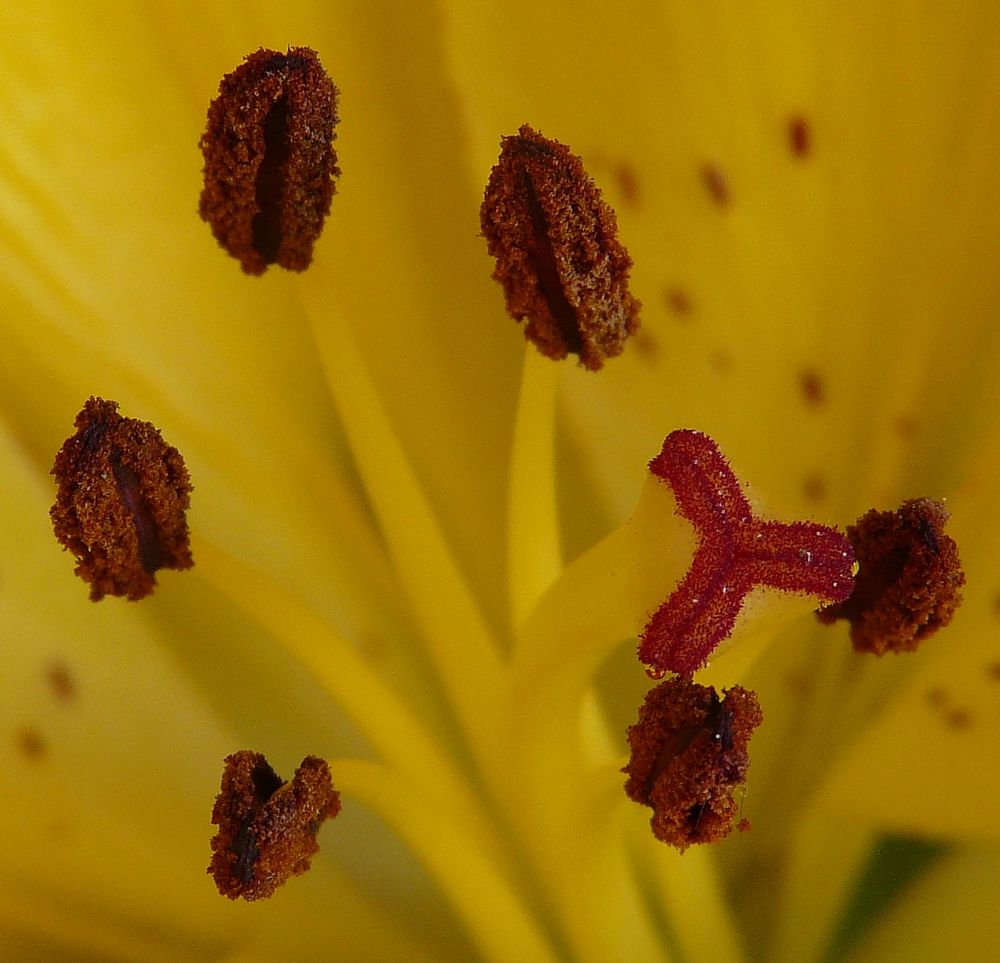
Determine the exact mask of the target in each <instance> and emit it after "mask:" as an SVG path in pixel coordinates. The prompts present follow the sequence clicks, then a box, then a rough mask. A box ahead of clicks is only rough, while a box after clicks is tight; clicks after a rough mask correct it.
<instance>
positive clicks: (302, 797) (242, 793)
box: [208, 750, 340, 901]
mask: <svg viewBox="0 0 1000 963" xmlns="http://www.w3.org/2000/svg"><path fill="white" fill-rule="evenodd" d="M339 812H340V794H339V793H338V792H337V790H336V789H334V788H333V783H332V782H331V779H330V767H329V766H328V765H327V764H326V762H325V761H324V760H323V759H319V758H317V757H316V756H306V757H305V759H303V760H302V764H301V765H300V766H299V768H298V769H296V770H295V775H294V777H293V778H292V779H291V781H290V782H282V780H281V777H280V776H278V775H277V774H276V773H275V771H274V770H273V769H272V768H271V766H270V765H269V764H268V762H267V760H266V759H265V758H264V756H263V755H261V753H259V752H251V751H249V750H241V751H239V752H234V753H233V754H232V755H230V756H226V759H225V768H224V769H223V772H222V788H221V790H220V792H219V795H218V797H217V798H216V800H215V805H214V806H213V807H212V823H213V824H214V825H215V826H218V827H219V828H218V831H217V832H216V834H215V836H214V837H213V839H212V862H211V864H210V865H209V867H208V872H209V873H210V874H211V876H212V878H213V879H214V880H215V885H216V886H217V887H218V889H219V892H220V893H221V894H222V895H223V896H228V897H229V899H238V898H241V899H245V900H247V901H250V900H256V899H267V898H268V897H269V896H272V895H273V894H274V892H275V890H277V889H278V887H279V886H282V885H284V883H286V882H287V881H288V880H289V879H291V877H293V876H300V875H302V873H304V872H306V870H308V869H309V862H310V859H311V858H312V857H313V856H314V855H315V854H316V853H317V852H319V844H318V843H317V842H316V835H317V833H318V832H319V828H320V826H321V825H322V824H323V822H324V821H325V820H327V819H333V818H334V817H335V816H336V815H337V814H338V813H339Z"/></svg>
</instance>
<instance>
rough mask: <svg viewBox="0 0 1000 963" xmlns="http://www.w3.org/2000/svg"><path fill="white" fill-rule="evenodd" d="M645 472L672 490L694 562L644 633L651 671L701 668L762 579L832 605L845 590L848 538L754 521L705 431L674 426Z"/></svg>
mask: <svg viewBox="0 0 1000 963" xmlns="http://www.w3.org/2000/svg"><path fill="white" fill-rule="evenodd" d="M649 469H650V471H651V472H652V473H653V474H654V475H656V476H657V478H661V479H662V480H663V481H665V482H666V483H667V484H668V485H669V486H670V487H671V489H673V493H674V497H675V499H676V500H677V513H678V514H679V515H681V516H682V517H683V518H686V519H687V520H688V521H689V522H690V523H691V524H692V525H693V526H694V528H695V532H696V534H697V537H698V547H697V550H696V551H695V555H694V559H693V561H692V562H691V567H690V569H688V572H687V574H686V575H685V576H684V578H683V579H681V582H680V584H679V585H678V586H677V588H676V589H675V590H674V591H673V593H672V594H671V595H670V596H669V598H667V599H666V601H664V603H663V604H662V605H661V606H660V607H659V608H658V609H657V610H656V612H655V613H654V614H653V616H652V618H651V619H650V620H649V622H648V623H647V625H646V628H645V629H644V631H643V633H642V640H641V642H640V644H639V659H640V661H641V662H643V663H645V664H646V665H648V666H649V667H650V672H651V673H652V674H654V676H655V675H656V674H660V675H662V674H663V673H664V672H676V673H678V674H680V675H685V676H688V675H691V674H692V673H693V672H695V671H696V670H697V669H699V668H701V667H702V666H703V665H705V663H706V662H707V661H708V657H709V656H710V655H711V653H712V651H713V650H714V649H715V647H716V646H717V645H718V644H719V643H720V642H722V641H723V640H724V639H726V638H727V637H728V636H729V635H730V633H731V632H732V630H733V625H734V624H735V622H736V618H737V616H738V615H739V613H740V610H741V609H742V607H743V602H744V600H745V599H746V596H747V594H748V593H749V592H750V591H751V589H753V588H755V587H756V586H758V585H764V586H768V587H769V588H774V589H779V590H782V591H785V592H801V593H805V594H809V595H815V596H817V597H819V598H821V599H823V600H824V601H828V602H841V601H843V600H844V599H846V598H847V597H848V596H849V595H850V594H851V590H852V588H853V585H854V580H853V576H852V566H853V564H854V550H853V549H852V547H851V543H850V542H849V541H848V540H847V539H846V538H845V537H844V536H843V535H841V534H840V533H839V532H838V531H837V530H836V529H833V528H829V527H827V526H825V525H818V524H816V523H815V522H792V523H790V524H787V523H785V522H776V521H766V520H763V519H759V518H755V517H754V515H753V512H752V511H751V508H750V502H749V501H748V500H747V497H746V495H744V494H743V490H742V488H741V487H740V482H739V480H738V479H737V478H736V476H735V475H734V474H733V471H732V469H731V468H730V467H729V465H728V463H727V462H726V459H725V458H724V457H723V455H722V453H721V452H720V451H719V449H718V448H717V447H716V444H715V442H714V441H712V439H711V438H709V437H708V436H707V435H703V434H701V433H699V432H697V431H689V430H686V429H684V430H680V431H675V432H673V433H672V434H670V435H668V436H667V439H666V441H664V443H663V448H662V450H661V451H660V453H659V455H657V456H656V458H654V459H653V460H652V461H651V462H650V463H649Z"/></svg>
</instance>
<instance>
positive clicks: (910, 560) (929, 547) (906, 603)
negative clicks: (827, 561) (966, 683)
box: [817, 498, 965, 655]
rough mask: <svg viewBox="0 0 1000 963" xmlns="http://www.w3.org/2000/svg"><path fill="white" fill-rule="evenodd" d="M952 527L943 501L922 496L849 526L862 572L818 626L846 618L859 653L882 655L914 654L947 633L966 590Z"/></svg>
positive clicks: (824, 613) (873, 512) (822, 615)
mask: <svg viewBox="0 0 1000 963" xmlns="http://www.w3.org/2000/svg"><path fill="white" fill-rule="evenodd" d="M947 521H948V512H947V511H946V510H945V507H944V505H943V504H942V503H941V502H938V501H934V500H933V499H931V498H915V499H912V500H910V501H906V502H903V504H902V505H901V506H900V508H899V509H897V510H896V511H894V512H880V511H876V510H875V509H872V510H871V511H869V512H868V513H866V514H865V515H863V516H862V517H861V518H859V519H858V521H857V523H856V524H854V525H850V526H848V529H847V537H848V538H849V539H850V540H851V544H852V545H853V546H854V551H855V553H856V554H857V558H858V566H859V568H858V574H857V577H856V579H855V584H854V592H853V594H852V595H851V596H850V598H848V599H846V600H845V601H842V602H840V603H839V604H837V605H830V606H827V607H826V608H824V609H820V611H819V612H817V616H818V618H819V620H820V621H821V622H826V623H831V622H834V621H836V620H837V619H847V620H848V621H849V622H850V623H851V641H852V642H853V643H854V648H855V649H856V650H857V651H858V652H873V653H874V654H875V655H885V653H886V652H910V651H913V650H914V649H916V648H917V647H918V646H919V645H920V643H921V642H923V640H924V639H926V638H927V637H928V636H929V635H933V634H934V633H935V632H936V631H937V630H938V629H941V628H944V626H946V625H947V624H948V623H949V622H950V621H951V618H952V616H953V615H954V614H955V611H956V609H957V608H958V606H959V605H960V604H961V601H962V594H961V591H960V589H961V587H962V586H963V585H964V584H965V573H964V572H963V571H962V563H961V561H960V560H959V557H958V546H957V545H956V544H955V540H954V539H953V538H952V537H951V536H949V535H947V534H945V531H944V527H945V523H946V522H947Z"/></svg>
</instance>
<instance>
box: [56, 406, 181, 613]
mask: <svg viewBox="0 0 1000 963" xmlns="http://www.w3.org/2000/svg"><path fill="white" fill-rule="evenodd" d="M75 424H76V434H75V435H72V436H71V437H70V438H67V439H66V442H65V443H64V444H63V446H62V448H61V449H60V450H59V454H58V455H56V462H55V465H54V466H53V468H52V474H53V475H55V476H56V479H57V480H58V482H59V490H58V492H57V494H56V503H55V505H53V506H52V509H51V510H50V512H49V514H50V515H51V516H52V527H53V528H54V529H55V533H56V538H58V539H59V541H60V543H61V544H62V545H63V547H64V548H67V549H69V551H71V552H72V553H73V554H74V555H75V556H76V558H77V563H76V574H77V575H79V576H80V578H82V579H83V580H84V581H86V582H89V583H90V597H91V599H92V600H93V601H95V602H98V601H100V600H101V599H102V598H104V596H105V595H124V596H126V597H128V598H129V599H131V600H133V601H135V600H136V599H141V598H144V597H145V596H147V595H149V593H150V592H152V591H153V586H154V585H156V579H155V578H154V573H155V572H156V571H157V570H158V569H161V568H174V569H182V568H190V567H191V566H192V565H193V564H194V563H193V561H192V560H191V551H190V548H189V547H188V528H187V521H186V519H185V515H184V513H185V512H186V511H187V508H188V506H189V504H190V501H191V499H190V492H191V481H190V479H189V477H188V472H187V468H186V467H185V466H184V459H183V458H182V457H181V454H180V452H179V451H178V450H177V449H176V448H172V447H171V446H170V445H168V444H167V443H166V442H165V441H164V440H163V438H162V437H161V436H160V432H159V431H158V430H157V429H156V428H154V427H153V425H151V424H149V422H147V421H138V420H137V419H135V418H123V417H122V416H121V415H120V414H118V403H117V402H114V401H104V400H103V399H101V398H90V399H89V400H88V401H87V403H86V404H85V405H84V406H83V411H81V412H80V414H78V415H77V416H76V422H75Z"/></svg>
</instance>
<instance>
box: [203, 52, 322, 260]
mask: <svg viewBox="0 0 1000 963" xmlns="http://www.w3.org/2000/svg"><path fill="white" fill-rule="evenodd" d="M337 120H338V117H337V88H336V87H335V86H334V84H333V81H331V80H330V78H329V77H328V76H327V75H326V72H325V71H324V70H323V67H322V65H321V64H320V62H319V58H318V57H317V55H316V52H315V51H313V50H310V49H309V48H308V47H290V48H289V50H288V52H287V53H284V54H283V53H278V52H277V51H274V50H264V49H260V50H258V51H257V52H256V53H252V54H250V55H249V56H248V57H247V58H246V60H245V62H244V63H243V64H241V65H240V66H239V67H237V68H236V70H234V71H233V72H232V73H230V74H226V76H225V77H223V78H222V82H221V83H220V84H219V96H218V97H216V98H215V100H213V101H212V103H211V106H210V107H209V109H208V126H207V127H206V129H205V133H204V134H202V136H201V141H200V146H201V150H202V153H203V154H204V157H205V169H204V175H205V186H204V189H203V190H202V193H201V204H200V207H199V211H200V213H201V216H202V218H203V219H204V220H205V221H207V222H208V223H209V224H210V225H211V227H212V233H213V234H214V235H215V237H216V239H217V240H218V242H219V243H220V244H221V245H222V246H223V247H224V248H225V249H226V250H227V251H228V252H229V253H230V254H231V255H232V256H233V257H235V258H237V259H238V260H239V262H240V264H241V265H242V266H243V270H244V271H245V272H246V273H247V274H263V273H264V271H265V270H266V269H267V265H268V264H274V263H277V264H279V265H280V266H281V267H283V268H286V269H287V270H290V271H304V270H305V269H306V268H307V267H308V266H309V264H310V262H311V261H312V252H313V245H314V244H315V242H316V240H317V238H318V237H319V235H320V233H321V232H322V230H323V221H324V220H325V218H326V216H327V214H329V213H330V202H331V200H332V199H333V195H334V193H335V192H336V187H335V186H334V178H336V177H337V176H338V175H339V174H340V169H339V168H338V167H337V154H336V152H335V151H334V149H333V140H334V137H335V136H336V135H335V134H334V127H335V126H336V124H337Z"/></svg>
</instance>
